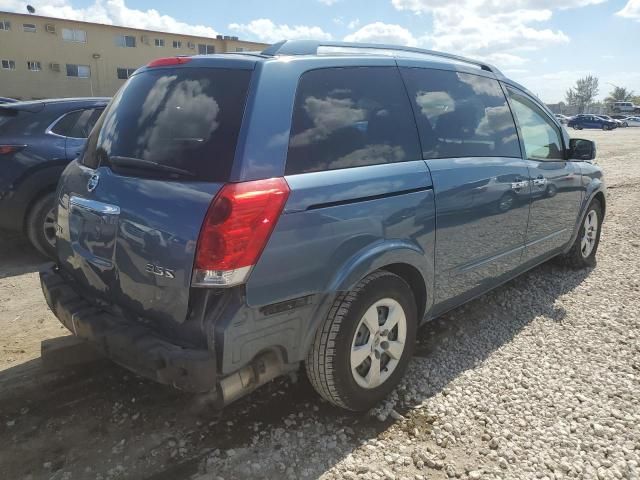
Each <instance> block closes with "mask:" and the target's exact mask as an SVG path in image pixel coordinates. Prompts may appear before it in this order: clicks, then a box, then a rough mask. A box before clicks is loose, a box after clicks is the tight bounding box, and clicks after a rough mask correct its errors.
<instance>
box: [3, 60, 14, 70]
mask: <svg viewBox="0 0 640 480" xmlns="http://www.w3.org/2000/svg"><path fill="white" fill-rule="evenodd" d="M2 69H3V70H15V69H16V62H15V61H14V60H2Z"/></svg>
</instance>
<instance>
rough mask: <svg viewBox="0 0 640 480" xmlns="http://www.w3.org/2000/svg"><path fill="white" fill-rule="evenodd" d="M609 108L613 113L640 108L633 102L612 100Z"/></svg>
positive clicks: (627, 111) (629, 111) (632, 111)
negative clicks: (612, 102)
mask: <svg viewBox="0 0 640 480" xmlns="http://www.w3.org/2000/svg"><path fill="white" fill-rule="evenodd" d="M611 108H612V109H613V111H614V113H635V112H637V111H638V110H639V109H640V106H638V105H634V104H633V102H614V104H613V105H611Z"/></svg>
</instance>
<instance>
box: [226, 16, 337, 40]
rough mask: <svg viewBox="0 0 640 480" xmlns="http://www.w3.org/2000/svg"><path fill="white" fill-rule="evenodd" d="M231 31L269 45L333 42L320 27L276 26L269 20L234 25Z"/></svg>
mask: <svg viewBox="0 0 640 480" xmlns="http://www.w3.org/2000/svg"><path fill="white" fill-rule="evenodd" d="M229 29H230V30H234V31H236V32H240V33H244V34H247V35H249V36H251V37H253V38H256V39H258V40H260V41H263V42H267V43H274V42H278V41H280V40H302V39H307V40H308V39H314V40H331V38H332V37H331V34H330V33H328V32H325V31H324V30H322V29H321V28H320V27H313V26H308V25H294V26H293V27H290V26H289V25H276V24H275V23H273V22H272V21H271V20H269V19H268V18H259V19H256V20H252V21H250V22H249V23H244V24H243V23H232V24H230V25H229Z"/></svg>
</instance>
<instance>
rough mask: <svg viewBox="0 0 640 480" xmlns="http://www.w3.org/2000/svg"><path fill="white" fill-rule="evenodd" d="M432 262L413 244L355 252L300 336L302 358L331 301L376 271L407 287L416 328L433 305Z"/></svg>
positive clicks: (393, 243)
mask: <svg viewBox="0 0 640 480" xmlns="http://www.w3.org/2000/svg"><path fill="white" fill-rule="evenodd" d="M433 260H434V259H433V251H432V250H430V251H429V252H424V251H423V250H422V249H421V248H420V247H419V246H418V245H417V244H415V243H412V242H409V241H405V240H393V241H383V242H379V243H377V244H375V245H373V246H372V247H370V248H368V249H366V250H364V251H361V252H359V253H358V254H357V255H355V256H354V257H353V258H352V259H351V261H350V262H348V264H347V265H345V267H344V268H343V269H342V270H341V271H340V272H339V273H338V274H337V275H336V276H335V277H334V278H333V280H332V281H331V282H330V283H329V285H328V286H327V288H326V291H325V292H324V293H323V294H322V295H321V299H320V301H319V302H318V305H319V306H318V308H317V309H316V310H315V312H314V314H313V316H312V320H311V322H309V325H308V328H307V329H306V331H305V332H304V333H303V338H302V349H301V352H304V354H305V355H306V352H307V351H308V350H309V348H310V347H311V343H312V342H313V339H314V337H315V334H316V331H317V330H318V328H320V326H321V325H322V323H323V322H324V320H325V318H326V316H327V314H328V312H329V309H330V307H331V305H332V304H333V302H334V300H335V298H336V297H337V296H338V295H340V294H341V293H343V292H346V291H349V290H352V289H353V288H354V287H355V286H356V285H357V284H358V283H359V282H360V281H361V280H362V279H363V278H365V277H366V276H367V275H370V274H371V273H373V272H375V271H378V270H385V271H388V272H391V273H394V274H396V275H398V276H399V277H400V278H402V279H403V280H405V281H406V282H407V283H408V284H409V287H410V288H411V290H412V292H413V294H414V296H415V297H416V307H417V311H418V315H419V316H418V325H420V324H421V323H422V321H423V320H424V315H425V313H426V312H428V311H429V309H430V307H431V305H432V303H433V271H434V270H433Z"/></svg>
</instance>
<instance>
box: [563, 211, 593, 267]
mask: <svg viewBox="0 0 640 480" xmlns="http://www.w3.org/2000/svg"><path fill="white" fill-rule="evenodd" d="M594 222H595V223H594ZM601 232H602V205H601V204H600V201H599V200H595V199H594V200H593V201H592V202H591V203H590V204H589V207H588V208H587V213H586V214H585V216H584V218H583V219H582V223H581V224H580V230H579V231H578V236H577V237H576V240H575V242H574V243H573V246H572V247H571V250H569V251H568V252H567V253H566V254H565V255H562V256H561V260H562V262H563V263H564V264H565V265H567V266H569V267H572V268H576V269H580V268H589V267H595V266H596V253H597V251H598V245H600V233H601Z"/></svg>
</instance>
